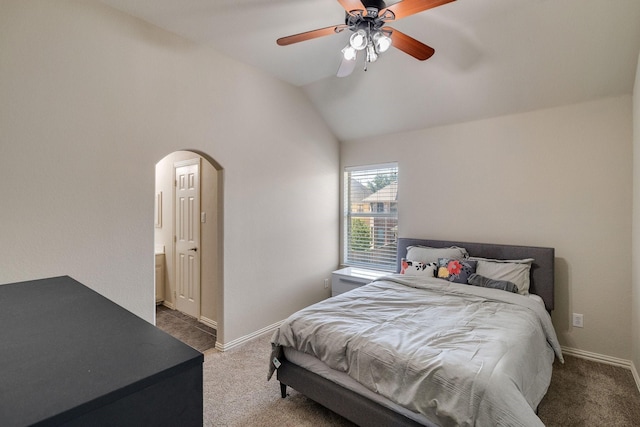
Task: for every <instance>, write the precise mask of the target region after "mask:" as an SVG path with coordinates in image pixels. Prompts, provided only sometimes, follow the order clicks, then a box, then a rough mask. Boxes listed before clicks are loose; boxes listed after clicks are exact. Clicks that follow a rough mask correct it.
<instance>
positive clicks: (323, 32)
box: [276, 24, 347, 46]
mask: <svg viewBox="0 0 640 427" xmlns="http://www.w3.org/2000/svg"><path fill="white" fill-rule="evenodd" d="M345 28H347V26H346V25H344V24H340V25H332V26H331V27H326V28H320V29H318V30H312V31H307V32H304V33H300V34H294V35H292V36H287V37H281V38H279V39H278V40H277V41H276V43H278V45H280V46H287V45H290V44H293V43H298V42H303V41H305V40H311V39H317V38H318V37H324V36H330V35H331V34H336V33H339V32H340V31H342V30H344V29H345Z"/></svg>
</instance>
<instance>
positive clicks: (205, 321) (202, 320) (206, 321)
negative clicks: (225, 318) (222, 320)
mask: <svg viewBox="0 0 640 427" xmlns="http://www.w3.org/2000/svg"><path fill="white" fill-rule="evenodd" d="M199 320H200V323H203V324H205V325H207V326H208V327H210V328H213V329H215V330H216V331H217V330H218V322H216V321H215V320H211V319H209V318H207V317H204V316H200V319H199Z"/></svg>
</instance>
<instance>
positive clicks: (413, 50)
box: [383, 27, 436, 61]
mask: <svg viewBox="0 0 640 427" xmlns="http://www.w3.org/2000/svg"><path fill="white" fill-rule="evenodd" d="M383 30H384V31H390V32H391V46H393V47H395V48H398V49H400V50H401V51H403V52H404V53H406V54H408V55H411V56H413V57H414V58H416V59H418V60H420V61H424V60H425V59H429V58H431V56H432V55H433V54H434V53H435V52H436V51H435V50H433V48H432V47H429V46H427V45H426V44H424V43H422V42H419V41H418V40H416V39H414V38H413V37H410V36H408V35H406V34H404V33H401V32H400V31H398V30H396V29H395V28H391V27H384V28H383Z"/></svg>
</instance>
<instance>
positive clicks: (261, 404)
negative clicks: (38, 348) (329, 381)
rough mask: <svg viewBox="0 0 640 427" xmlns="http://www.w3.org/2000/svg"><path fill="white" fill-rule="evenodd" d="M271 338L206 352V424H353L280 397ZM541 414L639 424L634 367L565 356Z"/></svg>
mask: <svg viewBox="0 0 640 427" xmlns="http://www.w3.org/2000/svg"><path fill="white" fill-rule="evenodd" d="M270 338H271V334H264V335H262V336H260V337H258V338H256V339H254V340H252V341H250V342H248V343H246V344H243V345H242V346H240V347H237V348H234V349H231V350H229V351H226V352H224V353H222V352H219V351H217V350H215V349H214V350H207V351H206V352H205V362H204V425H205V426H228V427H236V426H237V427H240V426H265V427H267V426H274V427H276V426H278V427H285V426H290V427H294V426H295V427H306V426H309V427H312V426H313V427H318V426H353V424H351V423H350V422H349V421H347V420H345V419H344V418H342V417H340V416H339V415H336V414H334V413H332V412H331V411H329V410H327V409H325V408H323V407H322V406H320V405H318V404H316V403H315V402H313V401H311V400H310V399H307V398H306V397H304V396H302V395H300V394H299V393H297V392H296V391H294V390H291V389H289V393H290V396H289V397H287V398H286V399H282V398H280V386H279V384H278V382H277V381H276V380H275V379H272V380H271V381H269V382H267V381H266V373H267V361H268V359H269V351H270V344H269V339H270ZM539 416H540V418H541V419H542V421H543V422H544V423H545V425H547V426H637V425H640V393H639V392H638V389H637V387H636V385H635V382H634V380H633V376H632V374H631V371H629V370H626V369H624V368H619V367H614V366H609V365H604V364H599V363H595V362H590V361H587V360H583V359H578V358H575V357H566V363H565V364H564V365H560V364H555V365H554V372H553V379H552V382H551V386H550V388H549V391H548V393H547V396H546V397H545V398H544V399H543V401H542V403H541V404H540V407H539Z"/></svg>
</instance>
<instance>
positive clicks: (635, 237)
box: [631, 54, 640, 380]
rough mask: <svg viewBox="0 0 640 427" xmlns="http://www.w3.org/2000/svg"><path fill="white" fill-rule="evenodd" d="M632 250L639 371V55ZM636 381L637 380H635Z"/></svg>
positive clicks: (637, 365) (634, 332)
mask: <svg viewBox="0 0 640 427" xmlns="http://www.w3.org/2000/svg"><path fill="white" fill-rule="evenodd" d="M632 237H633V250H632V256H633V258H632V262H631V265H632V275H633V298H632V313H633V323H632V328H631V333H632V345H633V358H632V361H633V365H634V367H635V371H634V372H636V375H637V370H638V369H640V54H639V55H638V66H637V69H636V81H635V85H634V86H633V235H632ZM636 380H637V379H636Z"/></svg>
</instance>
